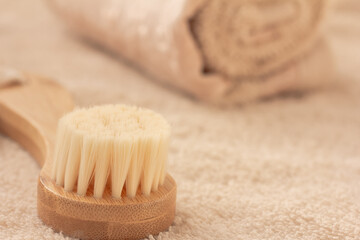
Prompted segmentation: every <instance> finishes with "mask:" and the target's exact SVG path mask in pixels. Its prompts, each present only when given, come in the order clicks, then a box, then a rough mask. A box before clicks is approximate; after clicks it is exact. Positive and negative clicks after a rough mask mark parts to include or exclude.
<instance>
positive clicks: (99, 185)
mask: <svg viewBox="0 0 360 240" xmlns="http://www.w3.org/2000/svg"><path fill="white" fill-rule="evenodd" d="M169 137H170V126H169V124H168V123H167V122H166V120H165V119H164V118H163V117H162V116H160V115H159V114H157V113H155V112H153V111H150V110H147V109H141V108H137V107H132V106H125V105H106V106H98V107H93V108H88V109H78V110H75V111H73V112H71V113H69V114H67V115H65V116H64V117H62V118H61V119H60V121H59V124H58V129H57V136H56V144H55V156H54V157H55V158H54V165H53V168H52V176H51V177H52V179H53V180H54V181H55V182H56V184H58V185H60V186H63V187H64V189H65V190H66V191H72V190H73V189H74V188H75V185H76V183H77V193H78V194H79V195H85V194H86V192H87V190H88V187H89V184H90V182H91V181H92V179H93V180H94V197H97V198H100V197H102V195H103V192H104V189H105V187H106V184H108V183H110V185H111V195H112V196H113V197H115V198H120V197H121V193H122V191H123V188H126V195H127V196H128V197H134V196H135V195H136V192H137V190H138V188H139V187H140V186H141V191H142V193H143V194H145V195H149V194H150V192H151V191H156V190H157V189H158V187H159V186H160V185H162V184H163V183H164V180H165V175H166V161H167V152H168V143H169Z"/></svg>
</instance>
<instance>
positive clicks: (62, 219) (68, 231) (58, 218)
mask: <svg viewBox="0 0 360 240" xmlns="http://www.w3.org/2000/svg"><path fill="white" fill-rule="evenodd" d="M90 194H91V193H89V196H83V197H82V196H79V195H77V194H76V193H74V192H66V191H64V189H63V188H62V187H59V186H57V185H56V184H55V183H54V182H53V181H51V180H50V179H49V178H48V177H47V176H41V175H40V177H39V183H38V215H39V217H40V218H41V219H42V221H43V222H44V223H45V224H46V225H49V226H51V227H52V228H53V229H54V230H55V231H58V232H60V231H61V232H63V233H64V234H65V235H67V236H72V237H77V238H81V239H141V238H145V237H147V236H148V235H150V234H153V235H155V234H158V233H160V232H162V231H165V230H166V229H168V227H169V226H170V225H171V223H172V222H173V220H174V216H175V202H176V184H175V181H174V179H173V178H172V177H171V176H170V175H167V177H166V179H165V183H164V184H163V185H162V186H161V187H159V189H158V191H156V192H152V193H151V194H150V196H148V197H146V196H143V195H142V194H141V193H140V192H138V194H137V195H136V197H134V198H132V199H130V198H128V197H126V195H125V194H124V197H122V198H121V199H114V198H112V197H111V195H110V191H109V190H106V191H105V193H104V196H103V197H102V198H99V199H97V198H94V197H92V196H90Z"/></svg>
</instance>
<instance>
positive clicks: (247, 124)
mask: <svg viewBox="0 0 360 240" xmlns="http://www.w3.org/2000/svg"><path fill="white" fill-rule="evenodd" d="M0 4H1V7H0V64H2V65H7V66H11V67H14V68H17V69H20V70H24V71H26V72H35V73H40V74H42V75H47V76H53V77H54V78H55V79H56V80H57V81H58V82H60V83H61V84H63V85H64V86H65V87H67V88H68V89H70V91H71V92H72V93H73V95H74V97H75V102H76V104H77V105H80V106H88V105H92V104H103V103H125V104H136V105H139V106H142V107H147V108H151V109H153V110H155V111H157V112H159V113H161V114H163V115H164V116H165V117H166V118H167V119H168V120H169V122H170V123H171V125H172V126H173V135H172V142H171V148H170V158H169V171H170V172H171V174H172V176H173V177H174V178H175V179H176V181H177V184H178V198H177V212H176V218H175V222H174V224H173V225H172V226H171V227H170V229H169V231H167V232H163V233H161V234H160V235H159V236H157V238H158V239H244V240H245V239H249V240H250V239H251V240H254V239H271V240H275V239H276V240H283V239H301V240H303V239H314V240H315V239H316V240H317V239H324V240H325V239H326V240H328V239H333V240H335V239H348V240H350V239H352V240H356V239H360V201H359V199H360V187H359V183H360V111H359V109H360V75H359V68H360V6H359V5H360V4H359V1H358V0H353V1H341V6H339V8H338V11H337V12H336V13H335V16H334V17H333V18H332V19H331V22H330V30H329V33H328V34H327V37H328V40H329V43H330V47H331V48H332V50H333V52H334V59H335V61H336V63H337V66H338V67H337V74H336V76H335V77H336V80H337V81H336V83H334V84H333V85H329V86H328V87H327V88H324V89H322V90H318V91H311V92H306V93H305V94H302V95H295V96H294V95H291V96H282V97H277V98H272V99H267V100H264V101H262V102H258V103H252V104H248V105H244V106H242V107H234V108H228V109H219V108H215V107H211V106H207V105H205V104H202V103H199V102H196V101H193V100H191V99H189V98H188V97H186V96H183V95H180V94H178V93H176V92H174V91H170V90H168V89H167V88H163V87H162V86H160V85H158V84H154V83H153V82H152V81H148V79H146V77H144V75H142V74H139V73H138V72H136V71H134V69H133V68H132V67H129V66H128V65H127V64H125V63H124V62H121V61H118V60H117V59H116V58H113V57H111V56H109V54H105V53H104V52H103V51H101V50H99V49H94V48H93V47H90V46H88V45H87V44H84V43H83V42H81V41H78V39H76V38H75V37H74V36H72V35H71V34H69V33H68V32H67V30H66V29H65V28H64V27H63V26H62V24H61V23H59V22H58V20H56V18H54V16H53V14H52V13H51V12H49V10H48V8H47V6H46V4H45V3H44V1H40V0H27V1H13V0H0ZM348 4H349V5H348ZM329 70H330V69H329ZM0 114H1V113H0ZM38 174H39V167H38V166H37V164H36V163H35V161H34V160H33V159H32V158H31V157H30V155H29V154H28V153H26V152H25V151H24V150H22V148H21V147H19V146H18V145H17V144H16V143H15V142H13V141H12V140H10V139H8V138H7V137H5V136H2V135H0V239H14V240H15V239H16V240H17V239H19V240H20V239H21V240H23V239H32V240H33V239H65V237H64V236H63V235H61V234H59V233H54V232H53V231H52V230H51V229H49V228H48V227H47V226H45V225H43V224H42V223H41V221H40V220H39V219H38V218H37V216H36V185H37V177H38ZM155 237H156V236H155ZM150 238H151V239H153V237H150Z"/></svg>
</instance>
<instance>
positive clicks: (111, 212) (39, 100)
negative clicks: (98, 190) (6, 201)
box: [0, 75, 176, 239]
mask: <svg viewBox="0 0 360 240" xmlns="http://www.w3.org/2000/svg"><path fill="white" fill-rule="evenodd" d="M27 77H28V81H27V82H26V83H24V84H16V85H12V86H9V87H6V88H2V89H0V131H2V132H3V133H5V134H6V135H8V136H10V137H11V138H13V139H14V140H16V141H17V142H19V143H20V144H21V145H22V146H23V147H24V148H25V149H27V150H28V151H29V152H30V153H31V154H32V155H33V157H34V158H35V159H36V160H37V162H38V163H39V165H40V166H42V170H41V172H40V176H39V181H38V215H39V217H40V218H41V219H42V221H43V222H44V223H45V224H47V225H49V226H51V227H52V228H53V229H54V230H55V231H59V232H60V231H61V232H63V233H64V234H66V235H68V236H72V237H78V238H81V239H139V238H144V237H146V236H148V235H150V234H158V233H159V232H161V231H164V230H166V229H167V228H168V227H169V226H170V225H171V223H172V222H173V219H174V216H175V202H176V183H175V181H174V179H173V178H172V177H171V176H170V175H167V177H166V180H165V183H164V185H162V186H161V187H160V188H159V190H158V191H156V192H152V193H151V195H150V196H148V197H146V196H143V195H142V194H141V192H140V191H138V193H137V195H136V197H135V198H133V199H130V198H127V197H126V193H125V191H124V192H123V194H122V198H121V199H114V198H112V197H111V190H110V188H109V186H107V188H106V189H105V192H104V195H103V197H102V198H100V199H97V198H94V197H92V194H91V188H90V187H89V191H88V193H87V194H86V196H84V197H81V196H79V195H77V194H76V193H75V192H66V191H64V189H63V188H62V187H60V186H57V185H56V184H55V183H54V182H53V181H52V180H51V179H50V177H49V174H50V169H51V164H52V156H53V146H54V140H55V132H56V127H57V122H58V119H59V118H60V117H61V116H62V115H64V114H65V113H67V112H69V111H71V110H72V109H73V107H74V104H73V100H72V98H71V96H70V94H69V93H68V92H67V91H66V90H65V89H63V88H62V87H61V86H59V85H58V84H56V83H54V82H52V81H50V80H48V79H46V78H42V77H38V76H33V75H27Z"/></svg>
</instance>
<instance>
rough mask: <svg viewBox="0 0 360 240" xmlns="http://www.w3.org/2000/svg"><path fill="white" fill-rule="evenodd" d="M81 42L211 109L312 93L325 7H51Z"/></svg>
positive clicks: (319, 66) (315, 0)
mask: <svg viewBox="0 0 360 240" xmlns="http://www.w3.org/2000/svg"><path fill="white" fill-rule="evenodd" d="M49 2H50V3H51V6H52V7H53V9H55V10H56V11H57V12H58V13H59V15H60V16H61V17H62V18H63V19H64V20H65V21H66V22H67V23H68V24H69V25H70V27H72V28H73V29H74V30H75V31H76V32H78V33H80V34H81V35H83V36H84V37H86V38H88V39H90V40H92V41H94V42H97V43H99V44H101V45H104V46H106V47H108V48H109V49H111V50H113V51H115V52H117V53H118V54H119V55H121V56H123V57H124V58H126V59H128V60H130V61H132V62H133V63H135V64H136V65H137V66H138V67H139V68H141V69H143V70H145V71H146V72H148V73H150V74H151V75H153V76H155V78H156V79H158V80H160V81H162V82H165V83H167V84H170V85H175V86H177V87H179V88H180V89H182V90H184V91H186V92H188V93H190V94H192V95H193V96H195V97H197V98H200V99H204V100H208V101H211V102H215V103H242V102H246V101H251V100H254V99H258V98H263V97H269V96H272V95H274V94H278V93H279V92H284V91H292V90H302V89H308V88H313V87H316V86H319V85H321V84H322V82H323V81H324V80H326V79H327V73H328V69H329V67H328V66H329V64H331V63H330V62H329V56H328V50H327V46H326V44H325V43H324V42H321V41H318V39H319V32H320V31H319V28H320V26H321V25H322V22H323V19H324V13H325V12H326V9H327V3H328V0H152V1H147V0H103V1H99V0H77V1H70V0H49Z"/></svg>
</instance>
